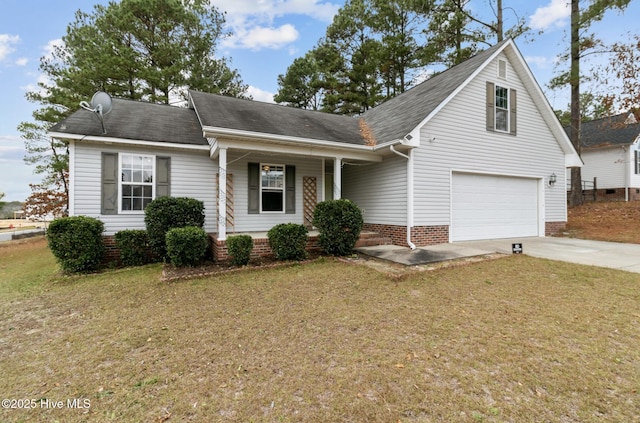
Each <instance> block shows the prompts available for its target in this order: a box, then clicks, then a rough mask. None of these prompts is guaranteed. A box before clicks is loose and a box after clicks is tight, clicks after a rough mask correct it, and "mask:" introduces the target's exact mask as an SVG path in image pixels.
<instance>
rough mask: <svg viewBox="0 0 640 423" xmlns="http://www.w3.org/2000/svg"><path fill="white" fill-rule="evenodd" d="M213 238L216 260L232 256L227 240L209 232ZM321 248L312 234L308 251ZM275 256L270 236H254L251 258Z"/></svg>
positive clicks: (223, 259)
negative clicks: (270, 243)
mask: <svg viewBox="0 0 640 423" xmlns="http://www.w3.org/2000/svg"><path fill="white" fill-rule="evenodd" d="M209 238H210V239H211V250H212V251H211V252H212V255H213V259H214V260H215V261H227V260H229V258H230V256H229V253H228V251H227V241H226V240H225V241H220V240H218V234H209ZM315 250H320V244H318V237H317V236H310V237H309V240H308V241H307V251H315ZM270 256H273V251H271V247H270V246H269V239H268V238H254V239H253V250H251V258H252V259H258V258H260V257H270Z"/></svg>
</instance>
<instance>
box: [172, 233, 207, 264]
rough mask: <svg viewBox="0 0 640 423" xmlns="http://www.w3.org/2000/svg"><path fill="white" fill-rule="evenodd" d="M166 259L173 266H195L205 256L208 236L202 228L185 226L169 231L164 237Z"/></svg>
mask: <svg viewBox="0 0 640 423" xmlns="http://www.w3.org/2000/svg"><path fill="white" fill-rule="evenodd" d="M166 242H167V257H168V258H169V262H171V264H173V265H174V266H178V267H184V266H195V265H196V264H198V263H199V262H200V261H201V260H202V259H203V258H204V256H205V254H207V249H208V247H209V235H207V233H206V232H205V231H204V229H202V228H197V227H195V226H185V227H184V228H173V229H169V231H168V232H167V237H166Z"/></svg>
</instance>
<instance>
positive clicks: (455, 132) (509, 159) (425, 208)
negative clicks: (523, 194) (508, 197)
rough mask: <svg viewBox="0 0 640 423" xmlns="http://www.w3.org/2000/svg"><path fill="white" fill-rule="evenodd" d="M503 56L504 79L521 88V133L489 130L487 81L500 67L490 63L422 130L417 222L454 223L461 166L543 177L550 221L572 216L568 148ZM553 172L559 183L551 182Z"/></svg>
mask: <svg viewBox="0 0 640 423" xmlns="http://www.w3.org/2000/svg"><path fill="white" fill-rule="evenodd" d="M498 58H499V59H503V60H507V79H506V82H505V83H504V84H505V85H506V86H508V87H510V88H512V89H515V90H516V91H517V92H518V99H517V101H518V105H517V108H518V122H517V125H518V132H517V135H510V134H507V133H500V132H491V131H487V130H486V112H485V107H484V105H485V103H486V83H487V81H492V80H495V69H496V65H495V64H494V65H491V64H490V65H489V66H487V67H486V68H485V69H484V70H483V71H482V72H480V73H479V74H478V75H477V76H476V77H475V79H474V80H473V81H471V82H470V83H469V84H468V85H467V86H466V87H465V88H464V89H463V90H462V91H461V92H460V93H459V94H458V95H457V96H456V97H454V98H453V99H452V100H451V101H450V102H449V103H448V104H447V105H445V106H444V107H443V108H442V109H441V110H440V112H439V113H438V114H437V115H436V116H434V117H433V118H432V119H431V120H430V121H429V122H428V123H427V124H426V125H425V126H424V127H423V128H422V129H421V135H420V136H421V145H420V147H419V148H418V149H416V151H415V153H414V157H415V190H414V193H415V220H414V224H415V225H416V226H431V225H449V224H450V222H451V189H450V182H451V172H452V171H456V170H458V171H465V172H478V173H492V174H502V175H509V176H522V177H528V178H534V179H535V178H538V179H543V180H544V181H545V182H544V184H543V185H544V196H543V198H542V199H541V201H542V202H541V207H542V209H543V210H545V215H544V221H547V222H561V221H566V220H567V217H566V216H567V211H566V197H565V195H566V193H565V184H564V180H563V177H564V175H565V172H566V169H565V161H564V153H563V151H562V150H561V148H560V146H559V145H558V143H557V141H556V139H555V138H554V136H553V134H552V133H551V131H550V129H549V128H548V127H547V124H546V122H545V121H544V119H543V118H542V117H541V116H540V112H539V111H538V109H537V108H536V106H535V104H534V103H533V100H532V99H531V97H530V96H529V93H528V91H527V87H526V86H525V85H524V84H523V83H522V81H520V79H519V78H518V74H517V73H516V72H515V70H514V69H513V68H512V66H511V63H510V62H509V61H508V59H507V57H506V55H504V54H501V55H499V56H498ZM552 173H555V174H556V175H558V182H557V183H556V184H555V185H554V186H552V187H550V186H549V185H548V184H547V183H546V181H547V180H548V178H549V175H551V174H552Z"/></svg>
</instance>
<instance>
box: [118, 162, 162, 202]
mask: <svg viewBox="0 0 640 423" xmlns="http://www.w3.org/2000/svg"><path fill="white" fill-rule="evenodd" d="M124 156H142V157H149V158H151V166H152V172H153V173H152V178H153V182H151V183H149V182H145V183H141V184H139V183H135V184H134V183H131V184H123V181H122V158H123V157H124ZM156 177H157V173H156V156H155V155H153V154H139V153H118V213H119V214H144V209H142V210H122V186H123V185H147V186H148V185H151V200H155V198H156Z"/></svg>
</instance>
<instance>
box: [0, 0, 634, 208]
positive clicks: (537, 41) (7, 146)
mask: <svg viewBox="0 0 640 423" xmlns="http://www.w3.org/2000/svg"><path fill="white" fill-rule="evenodd" d="M568 1H569V0H504V6H505V7H511V8H513V9H514V10H516V11H517V13H518V15H519V16H521V17H524V18H525V19H526V20H527V23H528V24H529V25H530V26H531V27H532V28H534V32H533V34H532V35H531V36H530V37H529V38H530V40H517V44H518V46H519V48H520V50H521V51H522V53H523V55H524V56H525V59H526V60H527V62H528V63H529V66H530V68H531V70H532V72H533V74H534V76H535V77H536V79H537V80H538V82H539V84H540V85H541V86H542V88H543V91H544V92H545V93H546V94H547V97H548V99H549V101H550V103H551V105H552V106H553V107H554V108H559V109H565V108H566V105H567V103H568V95H567V92H562V91H561V92H553V91H550V90H549V89H547V88H546V84H547V83H548V81H549V80H550V78H551V77H552V76H553V70H554V63H555V62H556V58H557V56H558V55H559V54H561V53H563V52H564V51H565V50H566V47H565V46H566V45H567V43H568V41H567V38H566V31H567V29H568V26H569V9H568ZM97 3H106V1H99V0H93V1H87V0H63V1H51V0H0V93H1V94H0V96H1V98H2V101H0V192H4V193H5V194H6V197H5V200H9V201H13V200H19V201H23V200H24V199H26V197H27V196H28V195H29V193H30V190H29V186H28V184H29V183H38V182H40V181H41V177H40V176H39V175H34V174H33V169H32V168H31V167H29V166H27V165H26V164H24V162H23V161H22V157H23V156H24V147H23V141H22V140H21V138H20V134H19V132H18V130H17V126H18V124H19V123H20V122H23V121H30V120H31V114H32V112H33V111H34V110H35V109H36V108H37V105H34V104H31V103H29V102H28V101H27V100H26V98H25V93H26V92H27V91H30V90H34V89H36V88H37V83H38V81H41V80H42V78H43V76H42V75H41V73H40V72H39V69H38V66H39V59H40V57H42V56H43V55H46V54H47V53H48V51H50V49H51V46H53V45H55V44H56V43H59V42H60V39H61V37H62V36H63V35H64V34H65V32H66V27H67V25H68V24H69V23H71V22H73V20H74V13H75V12H76V11H77V10H78V9H81V10H83V11H86V12H90V11H91V10H92V9H93V5H94V4H97ZM212 3H213V4H214V5H216V6H217V7H218V8H219V9H220V10H223V11H226V12H227V24H228V26H229V28H230V29H231V30H233V32H234V34H235V35H234V36H233V37H232V38H230V39H227V40H225V41H224V42H223V43H222V44H221V45H220V46H219V53H220V54H221V55H223V56H225V57H228V58H230V59H231V60H232V66H233V67H234V68H237V69H238V70H239V72H240V75H241V76H242V79H243V81H244V82H245V83H246V84H248V85H249V86H250V93H251V94H252V95H253V97H254V99H256V100H262V101H272V97H273V94H274V93H275V92H276V91H277V88H278V85H277V77H278V75H279V74H283V73H285V71H286V69H287V67H288V66H289V65H290V64H291V62H292V61H293V60H294V59H295V58H296V57H299V56H302V55H304V53H306V52H307V51H308V50H310V49H311V48H312V47H313V46H314V45H315V44H316V42H317V41H318V40H319V39H320V37H322V36H323V35H324V32H325V29H326V27H327V25H328V24H329V23H330V22H331V19H332V18H333V16H334V15H335V13H336V12H337V11H338V9H339V8H340V7H341V6H342V5H343V4H344V1H343V0H212ZM639 3H640V2H631V5H630V6H629V7H628V8H627V10H626V12H625V13H624V14H618V13H617V12H609V13H608V14H607V15H606V16H605V19H604V20H603V21H602V22H601V23H598V24H596V25H594V26H593V27H592V29H593V30H594V31H595V32H596V33H597V35H598V36H599V37H600V38H602V39H603V40H604V41H606V42H614V41H622V40H626V39H627V38H628V33H629V32H632V33H635V32H636V30H635V26H637V21H638V17H640V4H639ZM471 4H472V7H473V8H474V9H475V11H476V13H478V14H479V15H484V16H490V14H491V8H490V6H489V1H488V0H472V2H471ZM505 16H506V18H507V19H512V18H513V14H511V12H509V11H508V10H507V11H505ZM507 23H508V22H507ZM87 100H89V99H87Z"/></svg>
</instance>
